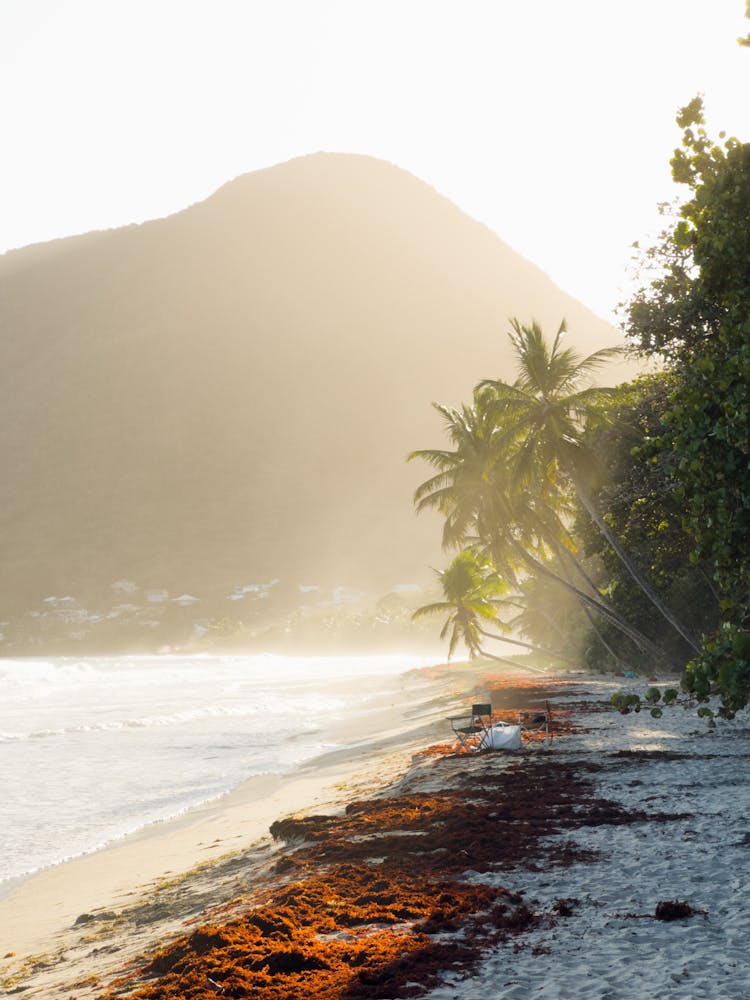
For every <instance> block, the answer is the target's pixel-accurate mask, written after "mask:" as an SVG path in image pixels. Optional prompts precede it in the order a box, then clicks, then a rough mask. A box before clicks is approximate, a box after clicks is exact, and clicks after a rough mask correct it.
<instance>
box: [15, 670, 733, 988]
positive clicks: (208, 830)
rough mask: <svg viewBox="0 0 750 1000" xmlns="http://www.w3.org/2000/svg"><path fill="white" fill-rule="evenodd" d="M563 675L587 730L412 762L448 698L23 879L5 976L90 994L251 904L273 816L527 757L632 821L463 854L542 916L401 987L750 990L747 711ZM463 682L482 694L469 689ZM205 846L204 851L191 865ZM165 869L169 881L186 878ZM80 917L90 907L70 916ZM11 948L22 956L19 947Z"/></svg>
mask: <svg viewBox="0 0 750 1000" xmlns="http://www.w3.org/2000/svg"><path fill="white" fill-rule="evenodd" d="M467 679H468V680H471V678H467ZM534 680H535V681H536V682H538V677H536V678H534ZM568 680H569V684H568V686H563V687H561V688H559V690H558V691H557V693H556V695H555V700H554V705H553V710H554V711H558V712H559V711H560V710H562V709H565V708H566V706H570V707H571V708H572V713H573V714H572V721H574V722H575V723H576V724H577V725H578V727H579V731H577V732H576V731H574V732H570V733H564V734H562V735H559V737H558V738H557V739H555V740H553V742H552V744H551V745H550V744H534V746H533V747H526V748H525V749H524V750H523V751H521V753H520V754H517V755H505V754H499V753H498V754H493V753H488V754H477V755H474V756H472V757H469V758H467V757H466V756H464V757H447V758H446V757H442V758H439V759H437V760H436V759H433V758H429V757H427V758H425V757H423V756H420V755H417V756H416V758H415V762H414V763H413V764H412V765H411V766H409V764H410V762H411V758H412V754H414V753H415V751H416V750H418V749H420V745H419V744H420V741H421V746H425V745H426V744H427V743H429V742H431V741H433V742H434V740H435V739H438V738H442V739H447V736H448V735H449V734H448V733H447V732H446V729H447V727H446V724H445V722H444V718H443V717H444V715H445V714H447V713H446V712H445V709H444V707H443V708H442V709H441V708H440V707H438V706H434V713H433V716H432V717H431V718H430V719H425V723H426V726H427V728H426V729H425V730H423V731H422V733H421V735H420V737H419V739H417V740H415V739H413V735H414V734H413V730H412V732H411V736H409V737H408V742H405V743H403V744H401V745H399V733H398V730H397V729H392V730H391V731H390V732H388V733H384V743H383V745H381V746H380V747H379V748H378V749H377V750H376V752H374V753H372V752H370V753H369V754H368V756H367V757H366V758H364V757H362V756H358V755H357V753H356V752H354V753H350V754H348V755H346V754H338V755H334V757H333V758H332V759H330V760H328V761H327V762H326V761H320V762H319V763H318V765H317V766H316V767H315V768H313V769H310V771H309V772H308V773H302V774H300V775H299V776H298V777H297V778H295V779H294V780H293V781H289V782H283V783H280V784H279V785H277V786H272V785H270V784H267V783H266V784H258V783H250V784H249V785H248V786H246V787H244V788H242V789H238V790H237V791H236V792H235V793H233V794H232V795H230V796H227V797H226V798H225V799H224V800H222V801H221V802H220V803H217V804H215V805H214V806H212V807H210V808H206V809H202V810H199V811H197V812H196V813H194V814H191V815H189V816H187V817H185V819H184V820H183V821H181V822H179V823H176V824H165V825H164V829H158V828H154V829H152V830H149V831H148V833H147V834H146V835H140V836H138V837H136V838H133V839H131V840H130V841H128V842H126V843H122V844H121V845H119V846H117V847H114V848H111V849H109V850H106V851H103V852H100V853H98V854H96V855H92V856H90V857H87V858H83V859H80V860H78V861H76V862H72V863H70V864H66V865H63V866H60V867H59V868H58V869H54V870H51V871H48V872H45V873H42V874H41V875H39V876H37V877H35V878H33V879H30V880H28V881H27V882H26V883H24V884H23V885H22V886H21V887H20V888H19V889H18V890H17V891H16V892H15V893H14V894H13V895H12V896H11V897H9V898H8V899H6V900H4V901H3V902H2V903H0V926H1V927H2V929H3V930H2V937H3V943H2V950H3V954H5V955H6V957H5V959H3V961H2V971H1V972H0V977H2V980H3V981H4V982H5V983H6V988H13V987H14V986H15V985H16V984H17V985H18V986H19V987H22V988H23V995H24V996H28V997H35V998H37V997H57V996H65V997H66V998H68V997H73V998H75V1000H93V998H95V997H100V996H102V995H103V992H104V990H105V987H106V985H107V984H108V983H109V982H111V980H112V979H114V978H115V977H116V976H117V975H118V973H121V971H122V969H123V968H124V967H126V966H127V965H128V962H130V961H131V960H132V959H133V958H134V957H136V956H138V955H140V954H147V953H148V951H149V949H152V948H153V947H154V946H155V945H156V944H157V943H158V942H162V943H163V942H164V941H166V940H169V939H171V938H173V937H174V936H175V935H177V934H178V933H181V932H184V931H185V930H189V929H190V928H191V927H195V926H196V925H199V924H200V923H201V922H205V921H206V920H207V919H213V920H216V919H217V914H219V915H221V916H223V917H226V918H229V917H230V916H231V915H232V914H236V913H237V912H240V911H241V907H242V904H243V899H242V898H238V893H240V891H241V890H242V891H245V892H246V890H247V885H248V884H253V880H256V882H257V884H258V885H260V886H262V885H263V884H264V880H265V879H266V878H267V877H268V871H269V866H270V863H271V861H272V860H273V858H274V857H277V856H278V853H279V852H280V851H283V850H284V849H285V848H284V847H281V846H279V845H277V844H271V842H270V840H269V838H268V837H265V838H264V837H263V835H264V834H265V833H266V832H267V829H268V826H269V824H270V822H271V821H272V820H273V819H275V818H279V817H281V816H283V815H285V814H288V813H292V812H300V811H304V810H310V809H312V810H313V811H319V810H322V811H328V812H330V811H334V812H335V811H336V810H337V809H340V808H341V806H342V805H343V804H344V803H345V802H347V801H351V800H353V799H356V798H362V797H363V796H364V797H369V796H372V795H373V794H374V793H375V792H376V791H377V790H378V789H380V790H381V791H383V792H384V793H385V794H396V793H403V792H405V791H407V792H414V791H416V792H418V793H420V794H422V793H435V792H441V791H444V790H445V789H446V788H447V787H449V786H450V785H451V782H452V781H454V780H455V781H458V782H461V781H465V780H466V774H467V773H468V772H467V766H468V767H469V768H470V771H471V773H472V774H473V775H475V776H477V777H478V778H480V779H481V776H482V774H486V775H491V774H497V773H498V769H500V770H503V769H506V768H508V767H515V766H516V764H517V763H519V762H520V763H521V765H522V766H524V767H525V766H527V765H530V766H531V767H532V768H533V767H534V766H536V764H537V763H542V764H544V766H547V765H548V764H551V766H552V767H553V768H560V770H561V772H562V770H563V769H565V770H566V771H568V772H573V771H575V770H576V769H579V770H580V771H581V772H582V773H585V774H586V776H587V780H590V781H591V782H592V785H593V789H594V794H595V796H597V797H600V798H601V799H603V800H607V802H608V803H609V804H610V805H611V806H612V808H617V809H620V810H621V812H622V814H623V817H625V818H624V819H623V821H622V822H609V821H605V822H599V821H596V820H592V821H591V823H590V824H589V823H588V821H587V820H586V819H585V818H584V820H583V822H582V824H581V825H580V826H579V825H577V824H576V823H572V824H571V826H570V828H569V829H566V830H563V831H562V832H561V833H559V834H556V835H554V836H552V837H550V838H548V840H547V841H546V842H545V843H544V848H545V850H546V849H547V848H549V850H550V852H551V853H554V852H555V851H558V853H559V848H560V846H561V845H562V846H563V847H565V848H571V849H575V850H578V851H579V852H593V854H592V855H591V856H589V857H587V858H586V859H585V860H574V861H573V863H572V864H564V863H562V864H554V865H549V864H546V863H545V862H544V861H543V858H541V857H540V858H539V859H538V861H539V862H540V863H535V862H534V861H533V860H532V861H530V860H529V859H528V858H526V859H524V860H523V861H522V862H519V863H517V864H513V865H507V864H506V865H503V866H502V870H499V871H497V872H487V871H484V872H481V873H480V872H478V871H474V870H472V869H471V866H470V864H469V866H468V868H467V870H466V871H465V872H464V873H463V875H462V878H463V880H464V881H466V882H468V883H475V884H486V885H493V884H494V885H502V886H504V887H506V888H507V889H509V890H510V891H512V892H515V893H522V894H523V897H524V900H525V902H526V905H527V906H528V907H529V908H531V909H532V910H534V911H535V912H536V913H538V914H539V922H538V925H537V926H536V927H535V928H534V929H532V930H529V931H526V932H524V933H522V934H518V935H516V936H514V937H513V938H512V939H510V940H508V941H507V942H506V943H500V944H498V945H495V946H493V947H492V949H491V950H490V951H488V952H487V953H486V954H485V955H484V957H483V959H482V961H481V962H480V963H479V965H478V966H477V967H475V968H473V969H472V970H471V971H470V972H469V973H468V974H467V972H466V970H462V971H461V973H460V974H456V975H452V974H451V973H449V972H445V973H443V974H442V976H441V982H442V984H441V985H439V986H438V987H437V988H432V989H431V990H430V991H428V992H427V993H424V992H423V993H422V994H417V993H410V994H409V993H407V994H405V995H425V996H427V997H429V1000H475V998H476V1000H479V998H484V997H487V996H492V997H498V998H522V997H523V998H526V997H541V998H545V1000H552V998H560V1000H562V998H583V1000H595V998H596V1000H604V998H609V1000H638V998H645V997H648V998H652V997H653V998H670V1000H672V998H674V1000H702V998H711V1000H746V998H747V997H750V975H749V974H748V970H747V964H746V950H747V945H746V943H747V940H748V939H749V937H750V903H748V900H747V894H746V886H747V884H748V881H750V822H749V821H748V815H750V813H749V811H748V806H750V795H749V794H748V782H747V766H748V761H749V760H750V742H749V739H748V738H749V737H750V723H749V721H748V717H747V713H745V712H743V713H739V714H738V715H737V717H736V719H734V720H733V721H731V722H726V721H717V723H716V727H715V728H713V727H709V726H707V724H706V721H705V720H702V719H698V718H697V717H696V715H695V710H694V709H693V710H685V709H683V708H673V709H670V710H665V712H664V716H663V718H661V719H659V720H654V719H652V718H651V717H650V716H649V715H648V713H647V712H643V713H641V714H631V715H628V716H620V715H618V714H617V713H615V712H614V711H611V710H608V709H607V708H606V704H605V703H606V702H607V700H608V698H609V696H610V694H611V693H613V692H614V691H615V690H621V689H622V688H623V686H624V685H626V684H627V685H631V686H633V687H634V689H637V690H643V688H644V686H645V685H643V684H641V683H640V682H638V681H630V682H624V681H622V680H618V679H602V678H594V677H584V676H582V675H579V676H575V677H569V678H568ZM470 689H471V684H468V685H467V689H466V690H467V691H469V690H470ZM446 690H447V689H446ZM463 697H464V698H465V699H467V700H471V697H470V695H469V694H465V695H464V696H463ZM408 728H409V727H406V726H405V727H403V728H402V732H404V733H406V732H407V731H408ZM428 734H431V737H432V739H430V738H426V737H427V736H428ZM403 739H407V737H406V736H404V737H403ZM454 762H455V763H454ZM529 773H533V772H529ZM584 805H585V803H580V807H581V809H580V811H581V812H582V814H583V812H585V810H584V809H583V806H584ZM576 811H579V808H578V806H575V807H574V808H573V813H575V812H576ZM631 814H632V815H631ZM641 814H643V815H641ZM660 814H669V817H670V818H668V819H666V820H665V819H662V818H659V816H660ZM677 814H681V815H679V816H677ZM634 815H635V818H634ZM639 817H640V818H639ZM573 818H575V817H573ZM253 844H254V845H255V846H254V847H253V848H252V850H251V849H250V846H251V845H253ZM239 851H241V853H240V854H238V853H236V852H239ZM229 852H235V853H229ZM550 856H551V854H550ZM233 858H234V859H241V860H240V861H237V862H236V863H235V862H233V860H232V859H233ZM200 861H206V862H210V863H209V864H205V865H203V866H202V867H201V868H200V869H198V870H194V871H193V872H192V873H191V874H190V875H187V876H184V875H183V876H181V875H180V873H184V872H185V871H186V870H187V869H189V868H190V866H192V865H194V864H195V863H196V862H200ZM240 863H241V866H242V879H238V875H237V865H238V864H240ZM165 879H166V880H168V879H172V880H173V882H174V887H173V888H170V886H169V884H168V881H165ZM159 884H160V885H161V888H159ZM561 900H564V901H567V902H568V906H567V908H565V913H566V914H569V915H564V914H563V913H560V914H559V918H558V917H557V916H553V914H554V913H555V912H559V911H560V907H559V901H561ZM664 901H682V902H686V903H688V904H689V905H690V906H691V907H692V908H693V909H694V910H695V911H699V912H696V913H695V915H693V916H690V917H686V918H683V919H678V920H674V921H671V922H665V921H662V920H657V919H655V916H654V914H655V908H656V905H657V904H658V903H659V902H664ZM149 906H150V907H151V909H152V911H153V912H150V913H149V914H148V915H147V917H145V918H144V919H143V920H141V921H140V922H139V921H134V920H133V919H131V918H128V919H126V916H127V914H128V913H130V914H131V915H132V913H133V912H134V911H135V910H137V909H138V907H140V908H141V910H142V911H143V912H144V913H145V912H146V911H147V910H148V907H149ZM556 906H557V911H556V910H555V907H556ZM82 914H86V915H87V917H86V919H84V920H83V921H80V920H79V923H78V925H75V921H76V919H77V918H80V917H81V915H82ZM74 925H75V926H74ZM404 933H408V927H407V926H406V925H405V927H404ZM449 938H450V935H448V936H447V937H446V940H448V939H449ZM9 951H14V952H15V955H13V956H8V955H7V952H9ZM40 953H43V954H40ZM30 955H33V957H32V958H31V959H29V956H30ZM334 995H336V996H337V995H338V993H336V994H331V996H334ZM374 995H375V994H373V996H374ZM377 995H378V996H384V994H383V993H382V992H381V993H378V994H377ZM397 995H399V994H398V993H394V997H395V996H397Z"/></svg>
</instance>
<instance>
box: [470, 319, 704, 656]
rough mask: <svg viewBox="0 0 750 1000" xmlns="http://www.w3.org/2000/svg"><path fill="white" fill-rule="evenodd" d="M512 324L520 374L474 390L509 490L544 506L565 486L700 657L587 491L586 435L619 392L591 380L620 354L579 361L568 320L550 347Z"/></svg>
mask: <svg viewBox="0 0 750 1000" xmlns="http://www.w3.org/2000/svg"><path fill="white" fill-rule="evenodd" d="M511 326H512V332H511V333H510V334H509V336H510V340H511V344H512V345H513V349H514V352H515V354H516V357H517V360H518V369H519V374H518V377H517V378H516V380H515V382H513V383H508V382H504V381H502V380H500V379H494V380H493V379H485V380H483V381H482V382H480V383H479V385H478V386H477V392H478V393H480V394H481V395H482V398H483V400H484V405H485V407H486V409H487V411H488V413H490V414H491V415H492V416H493V417H494V419H495V421H496V423H497V426H498V427H499V428H501V430H500V433H499V434H496V435H495V436H494V443H495V446H496V447H498V449H499V450H500V451H501V453H502V454H503V456H504V461H505V462H506V467H507V469H508V474H509V476H510V478H511V480H512V482H513V484H514V487H515V488H516V489H527V490H529V491H530V492H532V493H536V494H537V495H539V496H541V497H542V499H543V501H544V502H547V501H548V500H549V498H551V497H555V496H556V495H557V496H559V495H561V494H562V493H563V492H564V485H563V484H564V481H565V480H567V481H569V482H570V484H571V485H572V487H573V489H574V490H575V493H576V495H577V497H578V499H579V500H580V502H581V505H582V506H583V507H584V509H585V510H586V512H587V513H588V514H589V516H590V517H591V519H592V521H593V522H594V523H595V524H596V526H597V527H598V529H599V530H600V531H601V532H602V534H603V535H604V537H605V539H606V540H607V543H608V544H609V545H610V546H611V547H612V549H613V550H614V551H615V553H616V554H617V556H618V557H619V559H620V560H621V561H622V563H623V565H624V566H625V568H626V570H627V572H628V573H629V574H630V576H631V577H632V578H633V580H634V581H635V582H636V584H637V585H638V586H639V587H640V589H641V590H642V591H643V593H644V594H645V595H646V597H647V598H648V599H649V600H650V601H651V602H652V604H653V605H654V607H655V608H656V609H657V610H658V611H659V612H660V613H661V615H662V616H663V617H664V618H665V620H666V621H668V622H669V624H670V625H671V626H672V627H673V628H674V629H675V630H676V631H677V632H678V633H679V634H680V635H681V636H682V637H683V639H684V640H685V641H686V642H687V643H688V644H689V645H690V647H691V648H692V649H693V650H695V651H696V652H699V650H700V648H699V645H698V643H697V642H696V640H695V639H694V638H693V636H692V635H691V634H690V632H689V631H688V629H687V628H686V627H685V626H684V625H683V624H682V623H681V622H680V621H679V620H678V619H677V617H676V616H675V615H674V614H673V613H672V611H671V610H670V609H669V608H668V607H667V606H666V604H665V603H664V602H663V601H662V600H661V598H660V597H659V595H658V594H657V593H656V592H655V590H654V589H653V587H652V586H651V584H650V583H649V582H648V580H647V579H646V578H645V576H644V574H643V573H642V572H641V571H640V569H639V568H638V567H637V566H636V565H635V563H634V562H633V560H632V559H631V558H630V557H629V555H628V554H627V553H626V552H625V550H624V548H623V546H622V545H621V543H620V541H619V539H618V538H617V537H616V536H615V535H614V533H613V532H612V530H611V529H610V527H609V525H608V524H607V523H606V521H605V520H604V519H603V518H602V516H601V514H600V513H599V511H598V510H597V509H596V506H595V504H594V502H593V499H592V497H591V493H590V491H589V489H588V481H589V480H590V478H591V475H592V471H593V457H592V454H591V452H590V450H589V449H588V448H587V447H586V445H585V443H584V431H585V430H586V428H587V427H591V426H592V425H594V424H595V423H596V422H597V421H598V422H602V421H603V420H605V419H606V417H605V407H604V404H606V403H608V402H610V401H611V400H612V398H613V396H614V394H615V391H616V390H614V389H610V388H602V387H599V386H593V385H590V384H588V383H589V379H590V377H591V376H592V375H593V374H594V373H595V372H596V371H597V369H598V368H600V367H601V366H602V365H603V364H605V363H606V362H607V361H609V360H611V359H612V358H613V357H615V356H617V355H618V354H619V353H621V349H620V348H617V347H609V348H604V349H602V350H599V351H595V352H594V353H593V354H590V355H588V357H581V356H580V355H579V354H578V353H577V352H576V351H574V350H573V349H572V348H564V347H563V345H562V340H563V336H564V334H565V331H566V327H565V321H563V322H562V323H561V324H560V327H559V329H558V331H557V334H556V335H555V338H554V340H553V342H552V344H551V346H550V345H548V344H547V341H546V339H545V337H544V334H543V333H542V330H541V328H540V326H539V325H538V324H537V323H532V325H531V326H522V325H521V324H520V323H519V321H518V320H517V319H513V320H512V321H511Z"/></svg>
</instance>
